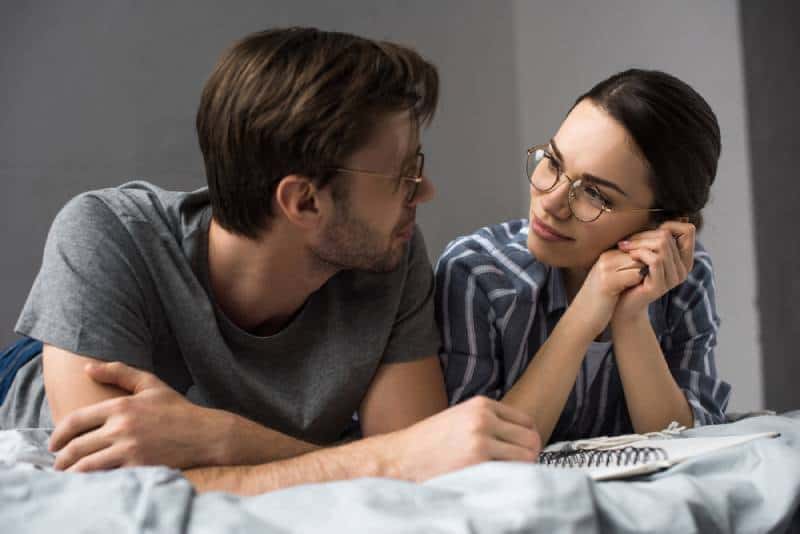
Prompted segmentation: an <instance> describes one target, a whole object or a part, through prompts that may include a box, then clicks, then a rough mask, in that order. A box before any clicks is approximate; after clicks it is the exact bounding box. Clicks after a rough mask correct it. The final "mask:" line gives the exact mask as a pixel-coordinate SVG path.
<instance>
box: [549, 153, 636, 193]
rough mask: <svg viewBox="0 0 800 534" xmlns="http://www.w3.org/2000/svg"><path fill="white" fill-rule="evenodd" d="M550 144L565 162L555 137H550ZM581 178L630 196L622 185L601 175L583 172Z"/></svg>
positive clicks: (557, 155)
mask: <svg viewBox="0 0 800 534" xmlns="http://www.w3.org/2000/svg"><path fill="white" fill-rule="evenodd" d="M550 146H552V147H553V152H554V153H555V155H556V157H557V158H558V160H559V161H560V162H562V163H563V162H564V156H563V155H562V154H561V150H559V149H558V145H557V144H556V140H555V139H550ZM581 178H583V179H585V180H589V181H590V182H592V183H595V184H597V185H602V186H604V187H608V188H609V189H613V190H614V191H617V192H618V193H619V194H621V195H622V196H624V197H627V196H628V193H626V192H625V191H623V190H622V189H620V187H619V186H618V185H617V184H615V183H614V182H609V181H608V180H605V179H603V178H600V177H599V176H595V175H594V174H589V173H583V174H581Z"/></svg>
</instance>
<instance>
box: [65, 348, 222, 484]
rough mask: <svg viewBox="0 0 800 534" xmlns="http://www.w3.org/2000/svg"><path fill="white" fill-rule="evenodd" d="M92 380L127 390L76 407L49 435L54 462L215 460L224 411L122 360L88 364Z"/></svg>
mask: <svg viewBox="0 0 800 534" xmlns="http://www.w3.org/2000/svg"><path fill="white" fill-rule="evenodd" d="M86 372H87V373H88V374H89V375H90V377H91V378H92V379H93V380H95V381H96V382H99V383H102V384H109V385H113V386H116V387H118V388H121V389H123V390H125V391H127V392H129V393H131V395H129V396H124V397H117V398H113V399H109V400H105V401H102V402H100V403H97V404H93V405H91V406H87V407H84V408H80V409H78V410H76V411H74V412H72V413H71V414H70V415H68V416H66V417H65V418H64V419H63V420H62V421H61V422H60V423H59V424H58V425H57V426H56V429H55V431H54V432H53V435H52V436H51V438H50V450H51V451H53V452H56V451H57V455H56V461H55V464H54V467H55V468H56V469H65V470H68V471H82V472H85V471H96V470H100V469H113V468H116V467H130V466H135V465H167V466H170V467H175V468H184V467H191V466H194V465H209V464H212V463H214V459H215V458H214V454H215V451H214V450H213V447H214V446H215V444H218V443H222V441H223V440H222V439H216V438H215V436H220V435H223V434H224V432H225V431H226V428H225V424H224V422H225V418H223V417H221V413H222V412H218V411H217V410H209V409H206V408H202V407H200V406H197V405H195V404H192V403H191V402H189V401H188V400H186V399H185V398H184V397H183V396H182V395H180V394H179V393H178V392H176V391H175V390H173V389H172V388H170V387H169V386H168V385H166V384H165V383H164V382H162V381H161V380H159V379H158V378H156V377H155V376H154V375H153V374H151V373H147V372H145V371H140V370H137V369H134V368H132V367H129V366H127V365H125V364H122V363H119V362H114V363H102V364H89V365H87V366H86Z"/></svg>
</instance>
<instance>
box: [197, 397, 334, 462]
mask: <svg viewBox="0 0 800 534" xmlns="http://www.w3.org/2000/svg"><path fill="white" fill-rule="evenodd" d="M215 412H216V414H217V416H219V417H221V418H223V419H224V420H225V421H224V423H223V424H222V425H221V427H220V428H221V429H223V435H222V436H221V437H222V439H221V441H220V443H221V446H220V447H217V450H216V451H214V453H212V458H211V460H210V461H209V464H210V465H231V466H235V465H252V464H261V463H266V462H273V461H276V460H285V459H287V458H293V457H295V456H299V455H301V454H305V453H308V452H312V451H315V450H317V449H319V448H320V446H319V445H314V444H313V443H308V442H306V441H302V440H299V439H296V438H293V437H291V436H288V435H286V434H282V433H281V432H278V431H277V430H272V429H271V428H267V427H264V426H262V425H260V424H258V423H256V422H254V421H250V420H249V419H246V418H244V417H241V416H239V415H236V414H232V413H230V412H223V411H221V410H215Z"/></svg>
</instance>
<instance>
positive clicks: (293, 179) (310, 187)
mask: <svg viewBox="0 0 800 534" xmlns="http://www.w3.org/2000/svg"><path fill="white" fill-rule="evenodd" d="M275 204H276V208H277V210H279V211H280V212H281V213H283V216H284V217H286V219H288V220H289V222H291V223H293V224H296V225H299V226H303V227H307V228H310V227H314V226H316V225H317V224H318V223H319V218H320V190H319V188H317V186H316V185H314V183H313V182H312V181H311V179H309V178H308V177H306V176H301V175H298V174H290V175H288V176H284V177H283V178H281V181H280V182H278V187H277V188H276V189H275Z"/></svg>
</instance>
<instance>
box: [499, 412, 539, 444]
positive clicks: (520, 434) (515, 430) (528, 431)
mask: <svg viewBox="0 0 800 534" xmlns="http://www.w3.org/2000/svg"><path fill="white" fill-rule="evenodd" d="M494 435H495V437H496V438H498V439H500V440H502V441H505V442H506V443H509V444H511V445H516V446H518V447H524V448H526V449H531V450H533V451H539V450H540V449H541V448H542V439H541V438H540V437H539V433H538V432H537V431H536V430H534V429H533V428H531V427H530V426H523V425H518V424H516V423H509V422H508V421H504V420H502V419H499V420H498V422H497V426H496V427H495V429H494Z"/></svg>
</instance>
